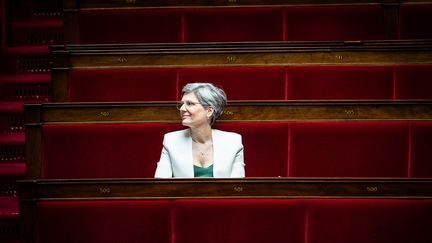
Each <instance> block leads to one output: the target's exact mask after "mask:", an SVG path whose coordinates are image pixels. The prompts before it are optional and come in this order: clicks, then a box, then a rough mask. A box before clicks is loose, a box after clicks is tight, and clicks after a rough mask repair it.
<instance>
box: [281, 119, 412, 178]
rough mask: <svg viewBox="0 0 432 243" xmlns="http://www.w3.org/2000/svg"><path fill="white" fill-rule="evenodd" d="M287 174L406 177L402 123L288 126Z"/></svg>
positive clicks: (405, 128) (405, 127) (405, 134)
mask: <svg viewBox="0 0 432 243" xmlns="http://www.w3.org/2000/svg"><path fill="white" fill-rule="evenodd" d="M289 150H290V153H289V156H290V157H289V173H288V175H289V176H293V177H407V176H408V171H407V170H408V169H407V167H408V125H407V123H404V122H322V123H320V122H310V123H307V122H304V123H302V122H299V123H293V124H291V125H290V149H289Z"/></svg>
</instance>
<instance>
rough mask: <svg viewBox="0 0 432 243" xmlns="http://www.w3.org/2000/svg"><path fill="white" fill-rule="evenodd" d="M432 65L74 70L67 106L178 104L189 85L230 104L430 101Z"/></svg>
mask: <svg viewBox="0 0 432 243" xmlns="http://www.w3.org/2000/svg"><path fill="white" fill-rule="evenodd" d="M430 76H432V65H429V64H422V65H395V66H388V65H349V66H346V65H323V66H316V65H314V66H289V67H277V66H260V67H246V66H243V67H242V66H237V67H187V68H114V69H103V68H100V69H72V70H71V71H70V73H69V77H68V91H67V92H68V94H67V95H68V101H174V100H178V99H180V98H181V97H180V96H181V89H182V87H183V86H184V85H185V84H186V83H190V82H211V83H214V84H215V85H217V86H219V87H221V88H223V89H224V90H225V91H226V93H227V95H228V99H229V100H333V99H335V100H338V99H431V98H432V92H429V90H432V82H430V79H429V77H430Z"/></svg>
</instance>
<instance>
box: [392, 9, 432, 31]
mask: <svg viewBox="0 0 432 243" xmlns="http://www.w3.org/2000/svg"><path fill="white" fill-rule="evenodd" d="M399 11H400V14H399V37H400V38H401V39H430V38H432V29H431V28H430V23H431V22H432V15H431V12H432V4H430V3H402V4H401V5H400V10H399Z"/></svg>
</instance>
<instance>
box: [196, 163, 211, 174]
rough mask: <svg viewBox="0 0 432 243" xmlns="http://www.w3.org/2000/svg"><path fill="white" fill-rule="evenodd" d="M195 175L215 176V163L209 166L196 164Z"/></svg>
mask: <svg viewBox="0 0 432 243" xmlns="http://www.w3.org/2000/svg"><path fill="white" fill-rule="evenodd" d="M194 177H213V164H212V165H210V166H209V167H207V168H203V167H199V166H196V165H194Z"/></svg>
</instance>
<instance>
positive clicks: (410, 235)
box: [36, 199, 432, 243]
mask: <svg viewBox="0 0 432 243" xmlns="http://www.w3.org/2000/svg"><path fill="white" fill-rule="evenodd" d="M36 207H37V210H36V214H37V215H36V217H37V219H38V220H37V222H36V224H37V226H36V229H37V239H38V241H37V242H43V243H51V242H55V243H57V242H65V243H67V242H74V243H75V242H94V243H102V242H175V243H183V242H185V243H186V242H187V243H189V242H208V243H212V242H215V243H216V242H227V243H249V242H275V243H278V242H284V243H285V242H292V243H306V242H308V243H320V242H335V243H345V242H353V243H357V242H358V243H363V242H372V243H378V242H396V243H399V242H400V243H405V242H431V241H432V235H431V233H430V228H431V227H432V223H431V220H430V219H431V217H432V200H402V199H393V200H388V199H387V200H383V199H195V200H187V199H183V200H182V199H178V200H175V201H165V200H98V201H85V200H78V201H40V202H38V203H37V206H36ZM197 226H199V227H197Z"/></svg>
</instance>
